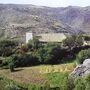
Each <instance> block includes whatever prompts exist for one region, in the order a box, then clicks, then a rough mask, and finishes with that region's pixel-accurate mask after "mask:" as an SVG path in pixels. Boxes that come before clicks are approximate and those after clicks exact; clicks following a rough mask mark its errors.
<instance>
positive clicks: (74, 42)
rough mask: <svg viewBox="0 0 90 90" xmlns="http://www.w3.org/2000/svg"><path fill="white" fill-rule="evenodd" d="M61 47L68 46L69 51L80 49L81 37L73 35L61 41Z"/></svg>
mask: <svg viewBox="0 0 90 90" xmlns="http://www.w3.org/2000/svg"><path fill="white" fill-rule="evenodd" d="M63 45H64V46H68V48H70V49H71V50H72V49H73V48H75V47H80V46H82V45H83V38H82V36H81V35H77V36H76V35H73V36H71V37H67V38H66V39H65V40H64V41H63Z"/></svg>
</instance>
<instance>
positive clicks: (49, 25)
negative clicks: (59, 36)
mask: <svg viewBox="0 0 90 90" xmlns="http://www.w3.org/2000/svg"><path fill="white" fill-rule="evenodd" d="M27 31H33V32H34V33H36V34H37V33H48V32H50V33H52V32H57V33H58V32H69V33H71V34H75V33H79V32H90V7H85V8H81V7H72V6H70V7H65V8H64V7H63V8H62V7H61V8H50V7H42V6H40V7H39V6H34V5H19V4H18V5H15V4H0V33H1V34H0V35H1V36H2V35H3V34H5V36H7V37H16V36H18V37H21V36H23V35H25V33H26V32H27Z"/></svg>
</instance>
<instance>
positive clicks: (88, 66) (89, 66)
mask: <svg viewBox="0 0 90 90" xmlns="http://www.w3.org/2000/svg"><path fill="white" fill-rule="evenodd" d="M88 74H90V59H86V60H85V61H84V62H83V64H81V65H78V66H77V67H76V68H75V69H74V71H73V72H72V73H71V74H70V76H72V77H74V78H76V77H78V76H81V77H83V76H86V75H88Z"/></svg>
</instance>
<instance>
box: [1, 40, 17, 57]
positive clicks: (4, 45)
mask: <svg viewBox="0 0 90 90" xmlns="http://www.w3.org/2000/svg"><path fill="white" fill-rule="evenodd" d="M17 45H18V43H17V42H16V41H12V40H8V39H6V40H0V56H10V55H11V54H13V50H14V49H15V47H16V46H17Z"/></svg>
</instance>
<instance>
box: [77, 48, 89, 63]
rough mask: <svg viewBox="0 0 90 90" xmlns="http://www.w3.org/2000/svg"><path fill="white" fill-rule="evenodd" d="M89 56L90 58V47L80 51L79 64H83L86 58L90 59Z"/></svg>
mask: <svg viewBox="0 0 90 90" xmlns="http://www.w3.org/2000/svg"><path fill="white" fill-rule="evenodd" d="M88 58H90V49H88V50H82V51H80V52H79V54H78V55H77V62H78V63H79V64H81V63H83V61H84V60H85V59H88Z"/></svg>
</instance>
